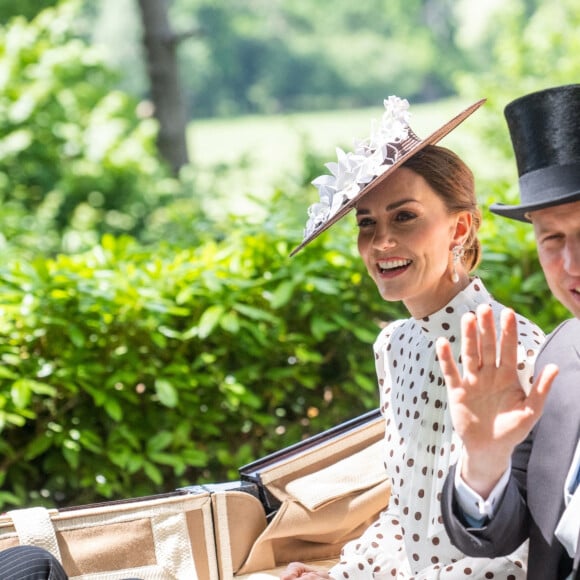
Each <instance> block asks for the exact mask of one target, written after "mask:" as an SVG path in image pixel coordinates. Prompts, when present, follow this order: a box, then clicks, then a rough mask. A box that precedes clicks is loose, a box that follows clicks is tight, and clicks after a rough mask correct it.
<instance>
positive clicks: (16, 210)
mask: <svg viewBox="0 0 580 580" xmlns="http://www.w3.org/2000/svg"><path fill="white" fill-rule="evenodd" d="M76 14H77V11H76V7H75V3H70V2H68V3H63V4H62V5H61V6H60V7H58V8H54V9H53V8H50V9H47V10H45V11H43V12H41V13H40V14H39V15H38V16H37V17H36V18H35V19H34V20H32V21H27V20H26V19H24V18H15V19H13V20H12V21H11V24H10V25H9V26H8V27H5V28H0V199H1V200H2V206H3V210H4V211H3V213H2V217H1V218H0V222H1V225H2V232H3V235H4V236H5V238H7V239H8V240H9V241H13V242H15V243H17V244H18V245H21V246H26V245H27V246H29V247H39V246H40V247H42V248H45V249H52V250H58V249H66V250H69V251H70V250H78V249H83V248H87V247H90V246H91V245H92V244H94V243H95V242H98V240H99V238H100V236H101V235H102V234H103V233H105V232H115V233H123V232H124V233H131V234H134V235H138V234H139V232H140V231H142V230H143V228H144V227H145V222H146V220H147V216H148V215H149V214H150V213H151V211H152V210H153V209H154V208H156V207H159V206H161V205H163V203H164V202H165V201H166V200H167V199H168V198H170V197H171V196H174V195H176V194H177V193H178V190H179V185H178V183H177V182H176V181H175V180H172V179H169V178H168V176H169V172H168V171H167V168H166V167H165V166H164V164H163V162H162V161H161V160H160V159H159V156H158V153H157V148H156V146H155V137H156V133H157V125H156V123H155V122H154V121H153V120H151V119H141V118H139V117H138V115H137V101H136V100H135V99H133V98H131V97H129V96H128V95H127V94H125V93H122V92H120V91H118V90H115V89H114V85H115V82H116V78H117V77H116V74H115V73H113V72H112V71H111V70H110V69H109V68H108V67H107V66H106V65H105V64H104V60H103V58H102V53H100V52H99V50H98V49H96V48H94V47H91V46H88V45H87V43H86V41H84V40H83V39H81V38H80V37H79V36H78V35H77V34H75V32H74V25H73V23H74V19H75V16H76Z"/></svg>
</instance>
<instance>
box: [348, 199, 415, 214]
mask: <svg viewBox="0 0 580 580" xmlns="http://www.w3.org/2000/svg"><path fill="white" fill-rule="evenodd" d="M406 203H419V202H418V201H417V200H416V199H414V198H412V197H409V198H407V199H398V200H397V201H394V202H393V203H390V204H389V205H387V206H386V207H385V210H386V211H393V210H394V209H397V208H399V207H401V206H402V205H405V204H406ZM369 213H370V210H368V209H366V208H364V207H357V208H356V215H364V214H369Z"/></svg>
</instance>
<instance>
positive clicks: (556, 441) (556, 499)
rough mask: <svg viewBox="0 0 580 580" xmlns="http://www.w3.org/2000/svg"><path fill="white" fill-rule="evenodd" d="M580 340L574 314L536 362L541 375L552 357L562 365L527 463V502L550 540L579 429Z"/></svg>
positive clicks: (560, 506) (549, 540)
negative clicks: (578, 342) (579, 344)
mask: <svg viewBox="0 0 580 580" xmlns="http://www.w3.org/2000/svg"><path fill="white" fill-rule="evenodd" d="M556 335H557V336H556ZM555 339H557V340H555ZM577 340H580V321H578V320H571V321H570V322H569V323H566V324H565V325H563V326H561V327H560V328H559V329H558V330H557V331H556V332H555V336H554V337H551V340H549V341H548V343H547V344H546V346H545V348H544V349H543V351H542V353H541V354H540V356H539V357H538V361H537V364H536V373H535V374H536V376H537V375H538V373H539V371H540V370H541V369H542V368H543V367H544V366H545V365H546V364H547V363H548V362H554V363H556V364H557V365H558V366H559V368H560V372H559V374H558V377H557V378H556V380H555V381H554V384H553V386H552V391H551V392H550V394H549V395H548V400H547V402H546V406H545V409H544V413H543V415H542V418H541V419H540V421H539V423H538V425H537V427H536V432H535V437H534V444H533V451H532V455H531V457H530V463H529V466H528V486H527V487H528V505H529V506H530V512H531V514H532V517H533V518H534V521H535V522H536V524H537V525H538V527H539V528H540V530H541V532H542V535H543V536H544V538H545V539H546V541H547V542H548V543H549V544H551V543H552V541H553V538H554V530H555V528H556V525H557V523H558V520H559V518H560V516H561V514H562V511H563V509H564V482H565V479H566V476H567V474H568V470H569V468H570V464H571V462H572V457H573V454H574V451H575V449H576V445H577V442H578V437H579V434H580V353H579V350H578V347H577V345H576V342H577ZM554 343H556V344H557V346H554Z"/></svg>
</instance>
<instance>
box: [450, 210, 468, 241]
mask: <svg viewBox="0 0 580 580" xmlns="http://www.w3.org/2000/svg"><path fill="white" fill-rule="evenodd" d="M472 223H473V216H472V215H471V213H470V212H468V211H461V212H459V213H457V214H455V231H454V233H453V245H454V246H456V245H458V244H459V245H463V244H464V243H465V242H466V240H467V238H468V237H469V232H470V231H471V224H472Z"/></svg>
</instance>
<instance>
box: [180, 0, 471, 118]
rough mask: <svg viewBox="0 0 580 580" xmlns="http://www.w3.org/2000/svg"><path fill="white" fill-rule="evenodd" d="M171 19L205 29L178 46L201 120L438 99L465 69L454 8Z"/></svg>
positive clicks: (193, 4)
mask: <svg viewBox="0 0 580 580" xmlns="http://www.w3.org/2000/svg"><path fill="white" fill-rule="evenodd" d="M172 15H173V21H174V22H175V23H176V24H175V26H176V28H179V29H181V28H189V27H193V26H197V27H199V28H200V29H201V30H202V31H205V34H203V35H202V36H201V37H200V38H197V39H196V40H195V41H192V42H188V43H184V44H183V45H182V46H181V47H180V56H181V59H182V67H183V68H182V70H184V71H187V72H186V73H185V74H184V75H183V79H184V83H185V86H186V89H187V93H188V101H189V103H190V110H191V113H192V116H195V117H200V116H217V115H240V114H245V113H261V114H268V113H274V112H280V111H297V110H317V109H318V110H320V109H323V108H327V109H333V108H336V107H344V108H349V107H354V106H356V107H361V106H374V105H375V104H376V103H377V102H380V101H381V100H382V99H383V98H385V97H386V96H387V93H386V92H385V91H388V94H393V93H396V94H404V95H405V96H406V97H408V98H410V99H413V100H415V101H421V100H427V99H433V98H438V97H439V98H440V97H442V96H446V95H449V94H451V93H452V91H453V85H452V77H451V74H450V73H451V70H452V69H454V68H455V67H457V66H463V67H464V68H467V65H466V62H465V58H464V57H463V54H462V52H461V51H459V50H457V49H456V46H455V44H454V42H453V35H454V30H455V26H456V21H455V19H454V15H453V10H452V3H451V2H449V1H445V2H443V1H442V0H437V1H428V2H425V1H422V0H412V1H409V0H373V1H372V2H365V3H358V4H354V3H353V2H351V1H350V0H336V1H335V2H333V4H332V7H329V6H328V4H326V3H316V2H312V1H311V0H299V1H293V2H282V1H276V2H271V1H264V0H260V1H258V2H246V1H242V2H216V1H215V0H181V1H180V2H176V3H174V6H173V14H172ZM410 38H412V50H409V45H410V40H409V39H410ZM442 56H444V58H442Z"/></svg>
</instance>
